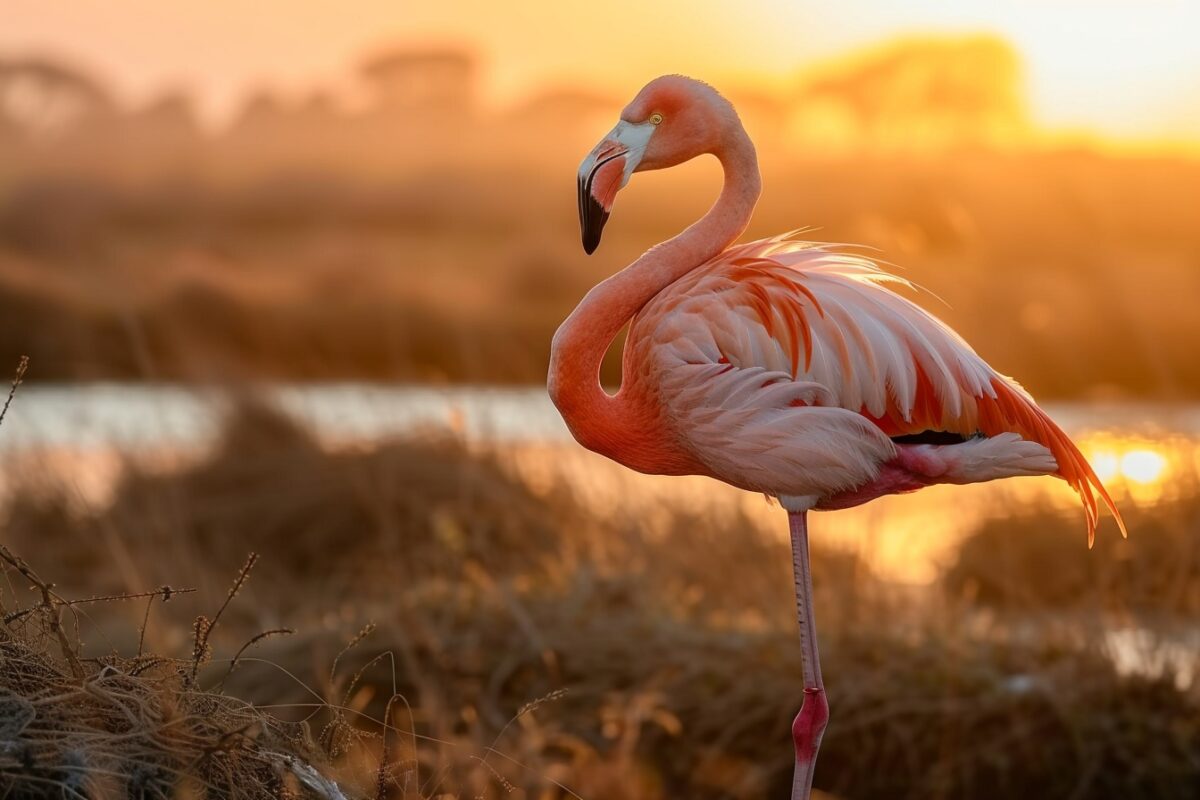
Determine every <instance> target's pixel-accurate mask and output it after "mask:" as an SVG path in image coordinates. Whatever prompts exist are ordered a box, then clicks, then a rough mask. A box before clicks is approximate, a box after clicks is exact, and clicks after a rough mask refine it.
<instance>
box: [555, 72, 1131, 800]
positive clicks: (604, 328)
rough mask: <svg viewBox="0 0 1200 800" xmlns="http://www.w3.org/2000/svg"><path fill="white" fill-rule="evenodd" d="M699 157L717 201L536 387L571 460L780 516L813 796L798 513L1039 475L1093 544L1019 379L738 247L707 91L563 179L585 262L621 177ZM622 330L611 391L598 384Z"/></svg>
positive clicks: (575, 317) (861, 277)
mask: <svg viewBox="0 0 1200 800" xmlns="http://www.w3.org/2000/svg"><path fill="white" fill-rule="evenodd" d="M704 154H712V155H714V156H716V158H717V159H718V160H719V162H720V163H721V166H722V168H723V171H724V185H723V188H722V190H721V193H720V196H719V197H718V199H717V201H716V203H715V204H714V205H713V206H712V208H711V209H710V210H709V211H708V213H707V214H705V215H704V217H703V218H701V219H700V220H699V221H697V222H696V223H694V224H693V225H691V226H690V227H689V228H687V229H686V230H684V231H683V232H682V233H680V234H678V235H677V236H675V237H674V238H672V239H669V240H667V241H665V242H662V243H661V244H658V245H656V246H654V247H652V248H651V249H650V250H648V251H647V252H646V253H645V254H643V255H642V256H641V257H640V258H638V259H637V260H636V261H634V262H633V263H632V264H630V265H629V266H627V267H626V268H625V269H623V270H621V271H620V272H618V273H617V274H615V275H613V276H611V277H609V278H608V279H606V280H604V281H602V282H601V283H599V284H598V285H596V286H595V287H594V288H592V289H591V291H589V292H588V293H587V295H586V296H585V297H584V299H583V300H582V301H581V302H580V303H579V305H578V306H577V307H576V308H575V310H574V311H572V312H571V314H570V315H569V316H568V317H567V319H566V320H565V321H564V322H563V324H562V325H561V326H560V327H559V329H558V330H557V332H556V333H555V334H554V340H553V343H552V345H551V358H550V370H549V377H548V390H549V394H550V397H551V399H552V400H553V401H554V404H555V406H556V407H557V408H558V410H559V412H560V413H561V414H562V417H563V419H564V421H565V422H566V424H567V426H568V427H569V428H570V430H571V433H572V435H573V436H574V437H575V439H576V440H577V441H578V442H579V443H580V444H581V445H583V446H584V447H586V448H588V449H590V450H593V451H595V452H597V453H600V454H601V455H604V456H606V457H608V458H610V459H613V460H614V461H617V462H619V463H621V464H624V465H625V466H627V467H630V468H632V469H634V470H637V471H639V472H643V473H647V474H659V475H705V476H709V477H712V478H716V479H717V480H720V481H724V482H725V483H728V484H731V485H733V486H736V487H739V488H741V489H745V490H750V491H755V492H762V493H764V494H766V495H768V496H770V497H774V498H777V499H778V501H779V503H780V505H782V506H783V508H784V509H786V510H787V513H788V523H789V531H790V534H791V547H792V563H793V567H794V575H795V592H796V609H797V617H798V622H799V628H800V642H801V648H800V650H801V666H802V669H803V673H804V674H803V677H804V697H803V701H802V704H801V708H800V711H799V713H798V714H797V716H796V718H795V721H794V722H793V723H792V738H793V743H794V746H795V757H796V759H795V771H794V773H793V779H792V798H793V800H806V799H807V798H808V797H809V796H810V793H811V789H812V779H813V770H814V767H815V765H816V760H817V751H818V749H819V748H820V743H821V737H822V735H823V733H824V731H825V728H826V725H827V723H828V720H829V705H828V702H827V701H826V698H825V685H824V682H823V680H822V677H821V666H820V660H819V658H818V652H817V634H816V625H815V621H814V619H813V609H812V575H811V573H810V569H809V556H808V512H809V510H812V509H821V510H824V509H840V508H847V507H850V506H855V505H858V504H860V503H865V502H867V501H869V500H872V499H874V498H877V497H881V496H883V495H889V494H897V493H901V492H910V491H914V490H916V489H920V488H922V487H925V486H930V485H933V484H939V483H952V484H967V483H979V482H982V481H990V480H994V479H997V478H1009V477H1015V476H1021V475H1055V476H1057V477H1059V478H1062V479H1063V480H1065V481H1066V482H1067V483H1068V484H1069V485H1070V486H1071V487H1072V488H1073V489H1074V490H1075V491H1076V492H1077V493H1078V494H1079V497H1080V499H1081V501H1082V504H1083V509H1084V513H1085V516H1086V520H1087V535H1088V546H1089V547H1091V545H1092V543H1093V542H1094V539H1095V531H1096V525H1097V521H1098V516H1099V503H1098V498H1099V500H1102V501H1103V503H1104V504H1105V505H1106V506H1107V507H1108V508H1109V510H1110V511H1111V512H1112V514H1113V516H1114V517H1115V518H1116V521H1117V524H1118V526H1119V527H1120V530H1121V533H1122V535H1124V534H1125V525H1124V522H1123V521H1122V520H1121V516H1120V512H1119V511H1118V510H1117V508H1116V506H1115V505H1114V503H1113V501H1112V498H1111V497H1110V496H1109V494H1108V492H1107V491H1106V490H1105V488H1104V486H1103V484H1101V482H1100V480H1099V478H1097V477H1096V473H1095V472H1094V471H1093V470H1092V468H1091V466H1089V464H1088V462H1087V460H1086V459H1085V458H1084V457H1083V455H1082V454H1081V453H1080V451H1079V448H1078V447H1076V446H1075V444H1074V443H1073V442H1072V441H1071V440H1070V438H1068V437H1067V435H1066V434H1065V433H1064V432H1063V431H1062V430H1061V429H1060V428H1059V427H1058V426H1057V425H1055V424H1054V422H1053V421H1052V420H1051V419H1050V418H1049V417H1048V416H1047V415H1046V413H1045V412H1044V411H1042V410H1041V409H1040V408H1038V406H1037V405H1036V404H1035V403H1034V401H1033V399H1032V397H1030V395H1029V394H1028V393H1026V392H1025V391H1024V390H1023V389H1022V388H1021V387H1020V386H1019V385H1018V384H1017V383H1016V382H1015V381H1013V380H1012V379H1010V378H1007V377H1005V376H1003V375H1001V374H1000V373H998V372H997V371H996V370H994V369H993V368H992V367H991V366H989V365H988V364H987V362H985V361H984V360H983V359H982V358H980V357H979V356H978V355H976V353H975V351H974V350H972V349H971V347H970V345H968V344H967V343H966V342H965V341H964V340H963V339H962V338H961V337H960V336H959V335H958V334H956V333H955V332H954V331H953V330H951V329H950V328H949V327H948V326H947V325H946V324H944V323H943V322H941V321H940V320H938V319H937V318H936V317H934V316H933V315H932V314H930V313H929V312H927V311H925V310H924V309H922V308H921V307H920V306H918V305H916V304H915V303H914V302H912V301H910V300H908V299H907V298H905V297H903V296H901V295H900V294H897V293H896V292H895V291H893V290H892V288H890V287H891V286H900V287H902V288H910V289H911V288H912V287H911V285H910V284H909V283H908V282H907V281H905V280H903V279H902V278H898V277H896V276H894V275H891V274H889V273H887V272H885V271H884V270H883V269H882V268H881V267H880V266H879V265H878V264H877V263H875V262H874V261H872V260H870V259H868V258H865V257H863V256H861V255H855V254H851V253H847V252H845V251H844V249H839V248H837V247H835V246H832V245H828V244H822V243H812V242H804V241H798V240H797V239H796V236H795V234H784V235H782V236H776V237H774V238H770V239H761V240H759V241H753V242H748V243H744V244H734V242H735V241H736V240H737V239H738V238H739V237H740V236H741V234H742V233H743V232H744V231H745V229H746V227H747V225H748V224H749V221H750V218H751V215H752V213H753V210H754V206H755V204H756V203H757V201H758V197H759V193H760V191H761V178H760V176H759V170H758V161H757V157H756V155H755V150H754V145H753V143H752V142H751V141H750V137H749V136H748V135H747V134H746V131H745V129H744V128H743V127H742V124H741V121H740V120H739V118H738V115H737V112H736V111H735V110H734V108H733V105H732V104H731V103H730V102H729V101H728V100H726V99H725V98H724V97H722V96H721V95H720V94H718V93H717V91H716V90H714V89H713V88H712V87H710V86H709V85H707V84H705V83H702V82H700V81H697V80H693V79H691V78H686V77H683V76H678V75H668V76H664V77H661V78H656V79H655V80H653V81H651V82H650V83H648V84H647V85H646V86H645V87H644V88H643V89H642V90H641V91H640V92H638V94H637V96H636V97H634V99H633V101H632V102H630V103H629V105H627V106H626V107H625V109H624V111H622V113H621V116H620V120H619V121H618V122H617V124H616V127H614V128H613V129H612V130H611V131H610V132H609V133H608V135H606V136H605V137H604V138H603V139H602V140H601V141H600V143H599V144H598V145H597V146H596V147H595V148H594V149H593V150H592V151H591V152H590V153H588V155H587V156H586V157H585V158H584V160H583V163H582V164H581V165H580V167H579V174H578V180H579V219H580V226H581V230H582V237H583V247H584V250H585V251H586V252H587V253H588V254H589V255H590V254H591V253H592V252H594V251H595V249H596V247H597V246H598V245H599V243H600V235H601V232H602V230H603V228H604V225H605V223H606V222H607V220H608V217H609V213H610V211H611V210H612V207H613V202H614V199H615V198H616V195H617V192H618V191H619V190H620V189H622V188H623V187H624V186H625V185H626V184H627V183H628V181H629V179H630V177H631V176H632V175H633V173H635V172H641V171H644V170H655V169H666V168H668V167H672V166H675V165H677V164H681V163H683V162H685V161H689V160H691V159H692V158H695V157H697V156H700V155H704ZM626 324H628V325H629V333H628V337H627V339H626V342H625V348H624V352H623V358H622V370H621V385H620V389H619V390H618V391H617V392H616V393H615V394H609V393H607V392H606V391H605V390H604V388H603V387H602V386H601V384H600V380H599V369H600V362H601V359H602V358H603V357H604V354H605V352H606V351H607V349H608V347H609V345H610V344H611V343H612V341H613V339H614V337H615V336H616V334H617V333H618V331H620V330H621V329H622V328H623V327H624V326H625V325H626Z"/></svg>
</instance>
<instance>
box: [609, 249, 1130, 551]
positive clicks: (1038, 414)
mask: <svg viewBox="0 0 1200 800" xmlns="http://www.w3.org/2000/svg"><path fill="white" fill-rule="evenodd" d="M895 285H898V286H901V287H907V288H912V284H911V283H909V282H908V281H907V280H905V279H903V278H900V277H897V276H895V275H892V274H890V273H888V272H885V271H884V270H883V269H882V268H881V267H880V266H879V265H878V264H876V263H875V262H874V261H872V260H871V259H869V258H865V257H863V256H860V255H856V254H851V253H846V252H842V251H840V250H838V249H835V248H834V247H833V246H831V245H823V244H812V243H805V242H797V241H793V240H790V239H789V238H787V237H775V238H773V239H766V240H761V241H757V242H750V243H747V244H743V245H738V246H735V247H733V248H731V249H729V250H728V251H726V252H725V253H723V254H721V255H720V256H718V257H716V258H715V259H713V260H712V261H710V262H709V263H707V264H705V265H704V266H702V267H700V268H698V269H696V270H694V271H692V272H691V273H689V274H688V275H686V276H684V277H683V278H682V279H680V280H679V281H676V282H675V283H674V284H672V285H671V286H669V287H668V288H667V289H665V290H663V292H661V293H660V294H659V295H658V296H657V297H656V298H655V299H654V300H652V301H651V302H650V303H649V304H648V305H647V306H646V308H644V309H643V310H642V311H641V312H640V313H639V314H638V316H637V317H636V318H635V319H634V322H633V325H632V327H631V332H630V337H629V341H630V345H629V346H630V347H633V348H640V349H641V350H640V352H639V353H638V355H639V356H640V357H641V358H642V359H643V360H644V362H646V363H649V364H651V365H652V367H651V369H652V371H653V372H654V373H655V375H656V377H657V380H658V381H659V384H660V397H661V400H662V402H663V405H664V407H666V408H667V409H668V412H669V414H670V416H671V417H672V418H673V420H674V421H675V423H676V424H677V426H678V433H679V435H680V438H681V439H682V440H683V441H685V442H690V443H691V445H692V446H693V448H694V449H695V450H696V451H697V455H699V456H700V457H702V458H703V459H704V460H705V462H706V463H710V464H715V463H718V462H719V463H720V464H721V465H722V468H723V469H725V470H726V473H728V474H724V475H723V477H725V478H726V479H727V480H730V482H734V483H738V478H739V476H741V477H742V478H744V479H743V480H741V483H740V484H739V485H746V486H747V487H748V488H758V489H762V490H764V491H771V489H770V488H769V487H770V486H771V485H772V483H771V482H772V480H774V481H776V482H778V481H779V480H781V479H787V480H791V481H792V483H793V484H794V486H795V487H796V488H797V489H811V492H808V491H791V492H790V493H795V494H809V493H812V494H816V493H818V492H825V491H834V490H845V489H848V488H852V487H853V486H854V485H855V484H854V483H852V482H853V481H859V482H860V483H861V482H865V481H868V480H870V479H872V478H873V477H874V475H875V474H876V473H877V471H878V469H879V466H880V465H881V464H882V463H883V462H884V461H886V460H887V459H888V458H890V457H892V456H893V455H894V446H893V445H892V443H891V441H890V439H889V438H888V437H891V436H901V435H906V434H913V433H921V432H923V431H926V430H935V431H948V432H954V433H958V434H961V435H964V436H973V435H978V434H982V435H985V436H998V435H1001V434H1006V433H1014V434H1017V435H1019V436H1020V437H1021V438H1023V439H1026V440H1028V441H1031V442H1036V443H1038V444H1041V445H1043V446H1045V447H1046V448H1047V449H1049V450H1050V451H1051V453H1052V454H1053V455H1054V458H1055V460H1056V462H1057V465H1058V472H1057V474H1058V475H1059V476H1060V477H1062V478H1063V479H1065V480H1066V481H1067V482H1068V483H1070V484H1071V486H1072V487H1073V488H1074V489H1075V490H1076V491H1077V492H1078V493H1079V495H1080V498H1081V499H1082V501H1083V505H1084V508H1085V511H1086V513H1087V517H1088V531H1089V541H1090V538H1091V536H1092V535H1093V533H1094V530H1095V524H1096V517H1097V498H1099V500H1102V501H1103V502H1104V503H1105V504H1106V505H1107V506H1108V507H1109V508H1110V509H1111V510H1112V512H1113V514H1114V516H1115V517H1116V518H1117V521H1118V524H1119V525H1120V526H1121V529H1122V531H1124V524H1123V522H1121V519H1120V515H1119V513H1118V512H1117V510H1116V508H1115V506H1114V504H1113V502H1112V500H1111V498H1110V497H1109V495H1108V493H1107V492H1106V491H1105V489H1104V487H1103V485H1102V484H1101V482H1100V481H1099V479H1098V478H1097V477H1096V475H1095V472H1094V471H1093V470H1092V469H1091V467H1090V466H1089V465H1088V463H1087V461H1086V459H1085V458H1084V457H1083V455H1082V454H1081V453H1080V452H1079V449H1078V448H1077V447H1076V446H1075V445H1074V444H1073V443H1072V442H1071V440H1070V438H1068V437H1067V436H1066V434H1065V433H1063V432H1062V430H1061V429H1059V428H1058V426H1056V425H1055V424H1054V423H1053V421H1051V420H1050V418H1049V417H1048V416H1046V414H1045V413H1044V412H1043V411H1041V409H1039V408H1038V407H1037V406H1036V405H1035V404H1034V402H1033V400H1032V398H1030V397H1029V396H1028V394H1026V393H1025V392H1024V391H1023V390H1021V389H1020V387H1019V386H1016V385H1015V384H1014V383H1013V382H1011V381H1010V380H1009V379H1007V378H1005V377H1003V376H1001V375H1000V374H999V373H997V372H996V371H995V370H993V369H992V368H991V367H990V366H989V365H988V364H987V363H986V362H985V361H984V360H983V359H982V358H980V357H979V356H978V355H977V354H976V353H975V351H974V350H972V349H971V347H970V346H969V345H968V344H967V343H966V342H965V341H964V340H963V339H962V337H960V336H959V335H958V334H957V333H955V332H954V331H953V330H951V329H950V328H949V327H947V326H946V325H945V324H944V323H942V322H941V321H940V320H938V319H937V318H936V317H934V316H933V315H932V314H930V313H928V312H927V311H925V310H924V309H922V308H921V307H919V306H917V305H916V304H915V303H913V302H912V301H910V300H908V299H907V298H905V297H902V296H901V295H899V294H897V293H896V292H894V291H892V290H891V288H889V287H890V286H895ZM776 470H777V471H778V473H777V474H776V475H775V476H774V477H772V476H771V475H769V474H768V473H770V472H771V471H776ZM780 476H783V477H782V478H781V477H780Z"/></svg>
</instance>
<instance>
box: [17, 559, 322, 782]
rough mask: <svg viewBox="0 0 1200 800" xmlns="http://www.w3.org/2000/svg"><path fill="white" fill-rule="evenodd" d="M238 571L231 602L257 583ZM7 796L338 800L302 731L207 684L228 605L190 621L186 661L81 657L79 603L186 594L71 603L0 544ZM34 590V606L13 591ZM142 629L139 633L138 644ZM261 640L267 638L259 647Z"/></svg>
mask: <svg viewBox="0 0 1200 800" xmlns="http://www.w3.org/2000/svg"><path fill="white" fill-rule="evenodd" d="M252 563H253V561H248V562H247V565H246V567H245V568H244V569H243V571H242V572H241V573H239V575H238V578H237V580H236V581H235V583H234V586H233V588H232V589H231V590H230V592H229V595H228V598H229V599H232V598H233V596H234V595H235V594H236V592H237V590H238V589H239V588H240V587H241V585H242V584H244V582H245V580H246V578H247V577H248V573H249V568H250V567H251V566H252ZM0 567H2V573H3V578H4V580H5V583H6V589H7V591H5V592H3V593H2V594H0V616H2V617H3V626H0V720H2V721H0V794H2V795H3V796H4V797H14V798H109V797H113V798H115V797H129V798H171V797H197V798H198V797H222V798H225V797H228V798H238V799H239V800H242V799H244V800H251V799H252V798H274V797H283V796H290V797H309V798H324V799H325V800H341V798H342V797H343V796H342V794H341V792H340V790H339V789H338V788H337V786H336V784H334V783H333V782H331V781H329V780H327V779H324V778H322V777H321V776H320V775H319V773H317V772H316V770H315V769H314V767H313V766H312V765H313V764H314V763H317V764H320V763H322V760H323V756H322V755H321V754H320V752H319V750H318V749H317V748H315V747H313V746H312V743H311V741H310V739H309V737H308V736H307V735H306V733H307V729H306V727H305V726H302V725H295V724H292V725H289V724H285V723H283V722H281V721H279V720H278V719H277V718H275V717H273V716H270V715H268V714H264V713H262V712H261V711H259V710H257V709H255V708H254V707H253V706H251V705H248V704H247V703H245V702H244V701H241V700H238V699H237V698H235V697H233V696H230V695H227V694H224V693H223V692H221V691H220V689H219V688H218V689H216V690H213V689H204V688H201V687H200V686H199V684H198V681H197V678H198V675H199V671H200V669H201V668H202V667H203V666H204V665H206V664H207V662H208V661H209V658H210V651H209V648H208V644H207V639H208V636H209V634H210V632H211V630H212V628H213V627H214V626H215V625H216V624H217V623H218V621H219V617H220V611H218V612H217V614H216V615H214V617H213V619H212V620H211V621H209V620H207V619H206V618H204V617H200V618H198V619H197V620H196V623H195V639H194V647H193V652H192V656H191V658H186V659H181V658H170V657H165V656H161V655H156V654H152V653H149V652H144V651H143V650H142V648H141V646H140V644H139V648H138V651H137V652H136V653H134V654H129V655H124V656H123V655H120V654H117V653H110V654H107V655H105V656H101V657H85V656H84V655H82V653H81V650H82V647H81V643H80V641H79V637H80V635H81V634H82V630H83V628H84V627H85V626H86V622H87V617H86V615H85V613H84V612H83V608H84V606H88V607H95V606H96V605H97V604H102V603H110V602H118V601H133V600H143V601H145V602H146V604H147V605H146V612H145V617H144V623H143V624H146V622H148V620H149V618H150V611H151V608H152V607H153V605H154V604H155V603H156V602H162V603H165V602H167V601H168V600H171V599H172V598H173V597H176V596H178V595H179V594H180V593H182V592H187V591H189V590H179V589H172V588H171V587H169V586H164V587H162V588H160V589H156V590H153V591H149V592H142V593H138V594H124V595H117V596H109V597H103V598H88V599H86V600H83V601H79V600H74V601H72V600H68V599H66V598H64V597H63V596H62V595H61V594H59V593H58V591H57V590H56V589H55V588H54V587H53V585H52V584H49V583H47V582H46V581H45V580H43V579H42V578H41V577H39V575H38V573H37V572H35V571H34V570H33V568H32V567H31V566H30V565H29V564H28V563H27V562H26V561H25V560H24V559H22V558H21V557H19V556H17V555H16V554H15V553H13V552H12V551H11V550H9V549H8V548H7V547H4V546H3V545H0ZM22 582H28V583H30V584H32V586H31V588H32V589H33V590H34V599H33V601H32V603H29V604H25V603H22V599H23V598H22V597H21V592H20V591H19V590H18V589H17V586H19V585H20V583H22ZM143 635H144V629H143V630H142V631H140V632H139V638H141V637H142V636H143ZM260 640H261V639H260Z"/></svg>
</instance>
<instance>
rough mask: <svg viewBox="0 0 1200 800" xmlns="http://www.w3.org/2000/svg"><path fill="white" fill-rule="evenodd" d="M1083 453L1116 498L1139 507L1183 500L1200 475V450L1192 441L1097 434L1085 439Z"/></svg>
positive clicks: (1176, 438) (1192, 488)
mask: <svg viewBox="0 0 1200 800" xmlns="http://www.w3.org/2000/svg"><path fill="white" fill-rule="evenodd" d="M1082 449H1083V452H1084V454H1085V455H1086V456H1087V459H1088V462H1089V463H1090V464H1091V465H1092V469H1094V470H1095V471H1096V477H1098V478H1099V479H1100V480H1101V482H1103V483H1104V484H1105V485H1106V486H1107V487H1108V488H1109V490H1110V491H1111V492H1113V494H1114V496H1117V495H1124V496H1126V497H1128V498H1130V499H1132V500H1133V501H1134V502H1136V503H1155V502H1158V501H1160V500H1164V499H1169V498H1173V497H1179V496H1184V495H1186V494H1187V493H1189V492H1191V491H1194V489H1195V486H1196V481H1197V475H1198V473H1200V449H1198V448H1197V447H1196V443H1195V441H1194V440H1192V439H1185V438H1179V437H1172V436H1167V437H1156V438H1153V439H1151V438H1149V437H1142V436H1128V437H1123V436H1116V435H1113V434H1110V433H1097V434H1093V435H1091V436H1087V437H1084V438H1083V441H1082ZM1193 467H1196V469H1193Z"/></svg>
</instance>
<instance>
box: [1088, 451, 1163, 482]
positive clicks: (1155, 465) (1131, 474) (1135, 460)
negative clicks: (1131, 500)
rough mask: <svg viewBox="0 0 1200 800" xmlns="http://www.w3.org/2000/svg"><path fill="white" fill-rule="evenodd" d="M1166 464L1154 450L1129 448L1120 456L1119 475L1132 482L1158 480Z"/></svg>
mask: <svg viewBox="0 0 1200 800" xmlns="http://www.w3.org/2000/svg"><path fill="white" fill-rule="evenodd" d="M1166 466H1167V460H1166V459H1165V458H1164V457H1163V456H1162V455H1161V454H1159V453H1157V452H1155V451H1154V450H1145V449H1140V450H1130V451H1129V452H1127V453H1125V454H1124V455H1123V456H1121V475H1122V476H1123V477H1124V478H1125V479H1126V480H1130V481H1133V482H1134V483H1154V482H1155V481H1158V480H1160V479H1161V478H1162V474H1163V471H1164V470H1165V469H1166ZM1097 474H1099V473H1097Z"/></svg>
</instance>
